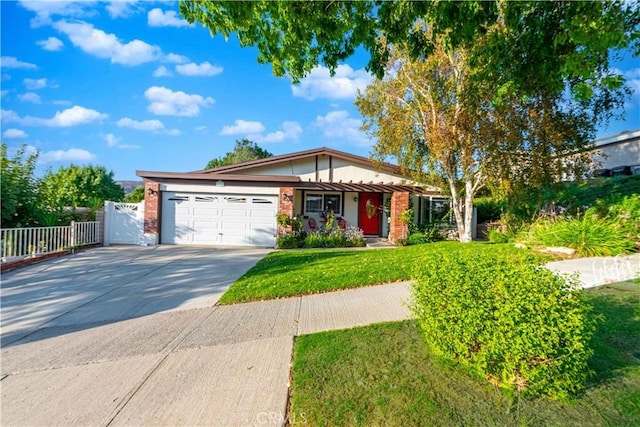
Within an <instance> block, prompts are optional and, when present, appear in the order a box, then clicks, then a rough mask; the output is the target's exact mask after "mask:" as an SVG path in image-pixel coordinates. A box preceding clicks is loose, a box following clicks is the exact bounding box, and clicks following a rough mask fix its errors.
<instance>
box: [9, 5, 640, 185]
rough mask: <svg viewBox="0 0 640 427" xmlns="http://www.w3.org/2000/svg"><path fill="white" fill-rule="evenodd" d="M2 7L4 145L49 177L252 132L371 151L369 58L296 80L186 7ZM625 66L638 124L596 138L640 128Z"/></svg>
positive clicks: (119, 169) (275, 148)
mask: <svg viewBox="0 0 640 427" xmlns="http://www.w3.org/2000/svg"><path fill="white" fill-rule="evenodd" d="M0 7H1V15H2V16H1V24H2V26H1V30H2V34H1V36H2V37H1V43H2V46H1V47H2V69H1V92H2V98H1V100H2V101H1V102H2V141H3V142H5V143H7V144H8V145H9V147H10V148H13V147H18V146H19V145H20V144H27V145H28V146H30V147H33V148H35V149H38V150H40V161H39V164H38V171H39V173H43V172H44V171H45V170H46V169H47V168H53V169H54V170H55V169H57V168H58V167H59V166H62V165H68V164H70V163H75V164H98V165H103V166H105V167H107V168H108V169H110V170H113V171H114V173H115V177H116V179H120V180H128V179H136V176H135V171H136V170H162V171H176V172H186V171H193V170H198V169H202V168H203V167H204V166H205V165H206V163H207V162H208V161H209V160H210V159H212V158H214V157H220V156H222V155H224V154H225V153H226V152H228V151H231V150H232V149H233V146H234V143H235V140H237V139H241V138H249V139H251V140H253V141H255V142H257V143H258V144H259V145H260V146H261V147H263V148H264V149H266V150H268V151H270V152H272V153H274V154H284V153H289V152H293V151H299V150H307V149H311V148H317V147H321V146H327V147H331V148H335V149H338V150H343V151H347V152H350V153H353V154H358V155H363V156H368V155H369V153H370V152H371V146H372V142H371V141H369V140H368V139H367V137H366V136H365V135H363V134H362V133H361V132H360V130H359V128H360V126H361V116H360V114H359V113H358V111H357V109H356V108H355V107H354V105H353V100H354V98H355V95H356V92H357V90H358V89H364V87H365V86H366V85H367V83H369V82H370V81H371V76H370V75H369V74H368V73H367V72H366V71H365V70H364V68H363V67H364V65H365V64H366V62H367V58H366V56H364V55H355V56H354V57H352V58H350V60H349V61H348V62H347V63H345V64H343V65H341V66H340V68H339V69H338V70H337V74H336V76H335V77H333V78H330V77H329V72H328V70H326V69H324V68H322V67H320V68H318V69H316V70H314V71H313V72H312V73H311V75H310V76H309V77H307V78H306V79H304V80H303V81H302V82H301V83H300V84H299V85H295V86H294V85H292V84H291V82H290V81H289V80H288V79H287V78H277V77H274V76H273V75H272V73H271V66H270V65H268V64H267V65H260V64H258V62H257V60H256V56H257V51H256V50H255V49H253V48H240V46H239V44H238V42H237V41H236V40H235V38H233V37H232V38H230V39H229V41H225V40H224V39H223V38H222V37H221V36H216V37H214V38H212V37H211V36H210V34H209V32H208V30H206V29H205V28H203V27H201V26H199V25H194V26H189V25H188V24H187V23H186V22H185V21H183V20H182V19H181V17H180V14H179V12H178V5H177V2H147V1H145V2H135V1H118V2H100V3H98V2H86V1H83V2H49V1H39V2H8V1H2V2H1V4H0ZM614 65H615V67H616V68H618V69H619V70H620V71H621V72H622V73H623V74H624V75H625V76H626V77H627V79H628V84H629V86H630V87H632V88H633V89H635V94H634V95H633V97H632V98H631V99H630V100H629V102H627V105H626V108H625V110H626V119H625V120H623V121H615V122H612V123H610V125H609V126H608V127H607V128H603V129H600V130H599V132H598V137H603V136H608V135H612V134H616V133H619V132H621V131H624V130H633V129H637V128H640V60H638V59H637V58H632V57H631V55H630V54H629V55H627V56H626V57H625V58H624V60H623V61H621V62H618V63H615V64H614Z"/></svg>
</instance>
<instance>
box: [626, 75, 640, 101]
mask: <svg viewBox="0 0 640 427" xmlns="http://www.w3.org/2000/svg"><path fill="white" fill-rule="evenodd" d="M624 77H625V78H626V79H627V86H629V87H630V88H631V90H633V94H632V95H631V96H632V100H633V102H638V101H640V68H634V69H631V70H627V71H625V73H624ZM632 107H633V106H632V105H629V106H628V107H626V108H632Z"/></svg>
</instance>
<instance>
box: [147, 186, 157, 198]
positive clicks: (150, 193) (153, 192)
mask: <svg viewBox="0 0 640 427" xmlns="http://www.w3.org/2000/svg"><path fill="white" fill-rule="evenodd" d="M156 193H157V191H156V190H154V189H153V188H151V187H148V188H147V194H148V195H150V196H151V195H152V194H156Z"/></svg>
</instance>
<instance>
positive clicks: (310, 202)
mask: <svg viewBox="0 0 640 427" xmlns="http://www.w3.org/2000/svg"><path fill="white" fill-rule="evenodd" d="M304 207H305V209H304V210H305V213H322V212H325V211H333V213H334V214H336V215H341V214H342V195H340V194H312V193H310V194H307V195H306V197H305V205H304Z"/></svg>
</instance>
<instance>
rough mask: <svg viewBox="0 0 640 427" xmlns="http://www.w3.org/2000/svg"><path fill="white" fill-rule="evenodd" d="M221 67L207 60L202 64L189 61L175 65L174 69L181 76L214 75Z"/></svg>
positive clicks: (218, 72) (220, 71)
mask: <svg viewBox="0 0 640 427" xmlns="http://www.w3.org/2000/svg"><path fill="white" fill-rule="evenodd" d="M222 70H223V68H222V67H219V66H217V65H211V64H210V63H208V62H206V61H205V62H203V63H202V64H199V65H198V64H196V63H195V62H190V63H189V64H183V65H176V71H177V72H178V73H180V74H182V75H183V76H207V77H210V76H215V75H216V74H220V73H222Z"/></svg>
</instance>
